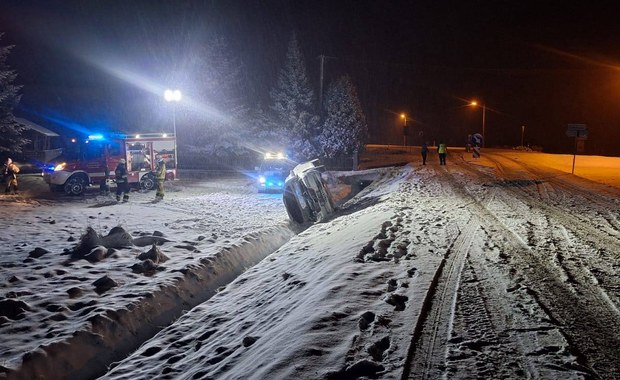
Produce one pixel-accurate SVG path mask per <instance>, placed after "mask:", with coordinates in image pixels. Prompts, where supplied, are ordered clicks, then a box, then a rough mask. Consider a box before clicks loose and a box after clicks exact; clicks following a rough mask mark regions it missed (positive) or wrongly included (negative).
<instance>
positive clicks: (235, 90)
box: [180, 37, 250, 157]
mask: <svg viewBox="0 0 620 380" xmlns="http://www.w3.org/2000/svg"><path fill="white" fill-rule="evenodd" d="M197 57H198V59H199V61H198V62H196V69H195V71H196V72H195V80H196V81H197V83H198V84H199V86H200V91H199V94H198V96H199V98H200V100H201V105H202V107H201V108H200V109H198V110H196V111H197V113H196V114H195V115H194V117H193V122H192V123H190V126H186V127H185V132H186V134H185V136H180V138H183V140H184V141H185V143H186V145H187V146H188V147H189V148H190V150H192V151H196V152H198V151H199V152H202V153H208V154H212V155H215V156H219V157H231V156H235V155H243V154H247V149H246V148H245V145H246V143H247V141H248V135H249V133H250V132H249V129H248V124H249V123H248V119H249V117H248V115H249V107H248V106H247V99H246V93H247V92H248V91H247V81H245V80H244V79H243V75H242V74H243V64H242V63H241V62H240V60H239V59H238V58H237V57H236V56H235V55H234V54H233V53H232V51H231V50H230V49H229V47H228V44H227V43H226V41H225V40H224V39H223V38H222V37H214V38H212V39H211V40H210V41H209V43H207V44H206V46H205V48H204V49H203V51H202V53H201V54H200V55H198V56H197Z"/></svg>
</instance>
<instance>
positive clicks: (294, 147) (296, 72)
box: [271, 35, 319, 160]
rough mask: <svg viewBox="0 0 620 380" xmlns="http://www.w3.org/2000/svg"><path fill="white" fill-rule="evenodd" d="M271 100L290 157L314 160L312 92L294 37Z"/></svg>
mask: <svg viewBox="0 0 620 380" xmlns="http://www.w3.org/2000/svg"><path fill="white" fill-rule="evenodd" d="M271 99H272V101H273V106H272V110H273V111H274V112H275V114H276V119H277V120H278V122H279V125H280V128H281V133H282V135H283V136H284V137H285V140H286V141H287V147H286V148H287V150H288V151H289V154H290V155H291V156H293V157H294V158H297V159H298V160H302V159H309V158H314V157H316V155H317V154H318V150H317V148H316V137H317V135H318V130H317V128H318V127H319V117H318V116H317V115H316V113H315V112H314V110H315V109H316V107H315V103H314V102H315V100H314V92H313V91H312V88H311V87H310V85H309V82H308V77H307V75H306V65H305V64H304V60H303V55H302V53H301V49H300V47H299V43H298V41H297V38H296V37H295V35H293V36H292V38H291V41H290V43H289V46H288V51H287V53H286V61H285V64H284V67H283V68H282V70H281V71H280V73H279V76H278V82H277V85H276V87H275V88H273V89H272V90H271Z"/></svg>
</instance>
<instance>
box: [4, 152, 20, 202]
mask: <svg viewBox="0 0 620 380" xmlns="http://www.w3.org/2000/svg"><path fill="white" fill-rule="evenodd" d="M2 173H3V176H4V183H5V184H6V189H5V190H4V192H5V193H6V194H10V193H11V192H12V193H13V194H17V173H19V167H18V166H17V165H15V163H14V162H13V160H11V159H10V158H7V159H6V162H5V164H4V170H3V171H2Z"/></svg>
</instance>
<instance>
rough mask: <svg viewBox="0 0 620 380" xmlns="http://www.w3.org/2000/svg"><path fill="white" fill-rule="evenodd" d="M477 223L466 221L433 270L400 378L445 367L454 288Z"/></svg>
mask: <svg viewBox="0 0 620 380" xmlns="http://www.w3.org/2000/svg"><path fill="white" fill-rule="evenodd" d="M477 229H478V225H477V223H468V224H467V225H466V228H465V230H463V231H461V232H460V233H459V235H458V237H457V238H456V240H455V241H454V242H453V244H452V246H451V247H450V248H449V249H448V251H447V252H446V254H445V256H444V259H443V260H442V262H441V265H440V266H439V268H438V269H437V272H436V273H435V276H434V279H433V281H432V283H431V288H430V289H429V292H428V294H427V297H426V299H425V300H424V306H423V308H422V313H421V315H420V317H419V319H418V323H417V325H416V327H415V330H414V333H413V338H412V342H411V346H410V349H409V353H408V357H407V361H406V362H405V368H404V372H403V377H402V378H403V379H436V378H438V377H439V376H441V368H445V358H446V342H447V341H448V340H449V339H450V335H449V333H450V331H451V326H452V324H453V319H454V312H455V309H456V300H457V297H456V296H457V289H458V288H459V284H460V280H461V271H462V270H463V265H464V263H465V260H466V258H467V253H468V251H469V248H470V246H471V243H472V239H473V236H474V235H475V232H476V230H477Z"/></svg>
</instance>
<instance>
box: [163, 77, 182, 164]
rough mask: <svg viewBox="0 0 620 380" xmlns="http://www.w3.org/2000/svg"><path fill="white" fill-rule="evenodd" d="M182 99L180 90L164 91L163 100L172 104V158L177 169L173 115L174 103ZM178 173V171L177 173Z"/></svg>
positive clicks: (174, 118) (177, 154) (175, 127)
mask: <svg viewBox="0 0 620 380" xmlns="http://www.w3.org/2000/svg"><path fill="white" fill-rule="evenodd" d="M181 98H182V95H181V90H170V89H168V90H166V91H164V99H166V101H167V102H172V129H173V132H174V158H175V167H176V168H177V170H178V168H179V153H178V152H177V121H176V115H175V108H176V103H178V102H180V101H181ZM177 173H178V171H177Z"/></svg>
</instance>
